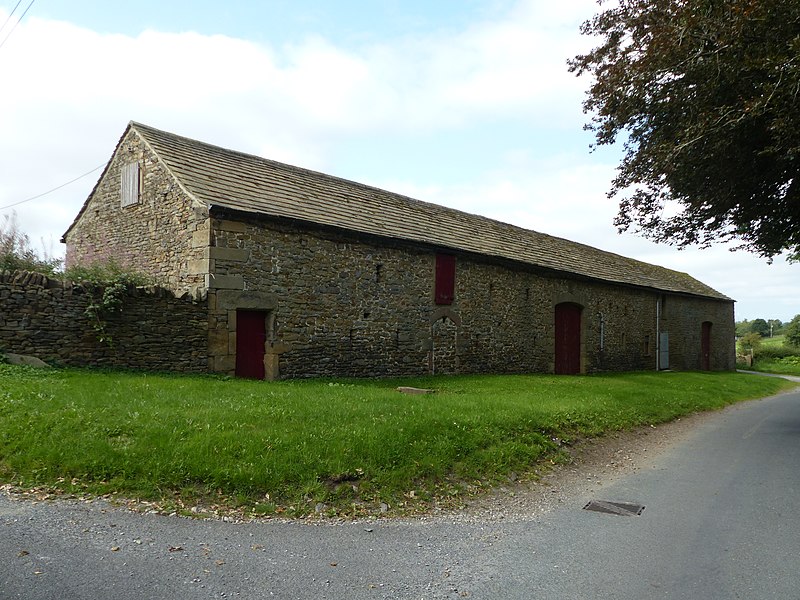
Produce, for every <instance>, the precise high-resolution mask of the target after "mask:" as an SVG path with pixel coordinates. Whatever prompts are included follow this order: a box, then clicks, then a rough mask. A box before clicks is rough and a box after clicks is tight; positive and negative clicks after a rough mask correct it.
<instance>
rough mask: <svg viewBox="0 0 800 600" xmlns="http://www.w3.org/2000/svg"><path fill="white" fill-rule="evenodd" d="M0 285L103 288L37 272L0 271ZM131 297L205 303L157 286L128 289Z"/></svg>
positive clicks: (193, 297)
mask: <svg viewBox="0 0 800 600" xmlns="http://www.w3.org/2000/svg"><path fill="white" fill-rule="evenodd" d="M0 283H7V284H11V285H15V286H20V287H28V286H38V287H41V288H45V289H52V290H54V289H64V290H71V289H75V288H78V289H80V290H84V291H88V290H91V289H94V288H97V287H100V288H102V287H103V286H102V285H96V284H94V283H92V282H89V281H80V282H75V281H70V280H66V279H61V278H59V277H50V276H48V275H45V274H44V273H37V272H35V271H9V270H5V271H0ZM127 293H128V295H129V296H156V297H159V298H162V297H170V296H171V297H173V298H177V299H179V300H185V301H187V302H198V301H204V300H205V298H197V297H195V296H194V295H192V294H191V293H190V292H184V293H183V294H180V295H179V294H176V293H174V292H173V291H172V290H169V289H167V288H163V287H161V286H157V285H148V286H129V287H128V289H127Z"/></svg>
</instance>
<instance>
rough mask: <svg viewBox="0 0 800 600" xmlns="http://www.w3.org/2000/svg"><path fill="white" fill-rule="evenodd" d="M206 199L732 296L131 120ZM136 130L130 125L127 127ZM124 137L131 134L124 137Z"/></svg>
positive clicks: (183, 181) (587, 273)
mask: <svg viewBox="0 0 800 600" xmlns="http://www.w3.org/2000/svg"><path fill="white" fill-rule="evenodd" d="M128 128H129V129H131V128H132V129H133V130H134V131H135V132H136V133H138V134H139V135H140V136H141V137H142V138H143V140H144V141H145V142H146V143H147V144H148V145H149V146H150V147H151V148H152V150H153V151H154V152H155V153H156V154H157V155H158V157H159V158H160V159H161V160H162V161H163V162H164V164H165V165H166V166H167V167H168V168H169V169H170V171H171V172H172V173H173V175H174V176H175V177H176V178H177V180H178V182H179V183H180V185H181V186H182V187H183V188H184V189H185V190H186V192H187V193H188V194H189V195H190V196H191V197H192V198H193V199H194V200H195V201H197V202H200V203H202V204H203V205H206V206H208V207H209V208H213V207H222V208H227V209H232V210H235V211H243V212H247V213H255V214H258V215H266V216H270V217H279V218H288V219H294V220H300V221H306V222H309V223H315V224H319V225H325V226H330V227H336V228H341V229H345V230H350V231H355V232H359V233H364V234H370V235H376V236H381V237H383V238H392V239H397V240H404V241H409V242H416V243H421V244H426V245H434V246H438V247H443V248H449V249H452V250H455V251H464V252H471V253H477V254H481V255H484V256H488V257H495V258H500V259H505V260H511V261H515V262H520V263H525V264H528V265H535V266H537V267H540V268H544V269H548V270H554V271H560V272H566V273H571V274H574V275H579V276H582V277H588V278H592V279H598V280H602V281H608V282H613V283H620V284H627V285H633V286H637V287H645V288H652V289H656V290H661V291H666V292H676V293H683V294H692V295H699V296H706V297H711V298H719V299H724V300H730V298H728V297H727V296H725V295H723V294H721V293H719V292H717V291H716V290H714V289H712V288H711V287H709V286H707V285H705V284H704V283H702V282H700V281H698V280H697V279H694V278H693V277H691V276H690V275H687V274H686V273H680V272H678V271H673V270H671V269H666V268H664V267H659V266H655V265H652V264H648V263H645V262H641V261H638V260H633V259H631V258H626V257H624V256H620V255H618V254H613V253H610V252H605V251H603V250H599V249H597V248H593V247H591V246H587V245H584V244H579V243H576V242H571V241H569V240H566V239H563V238H558V237H554V236H550V235H546V234H543V233H539V232H537V231H532V230H529V229H523V228H521V227H516V226H514V225H509V224H507V223H502V222H500V221H495V220H492V219H489V218H486V217H481V216H478V215H473V214H469V213H465V212H462V211H458V210H454V209H451V208H446V207H443V206H439V205H436V204H431V203H427V202H422V201H419V200H414V199H412V198H409V197H407V196H403V195H401V194H395V193H392V192H387V191H385V190H381V189H378V188H374V187H370V186H368V185H363V184H360V183H355V182H352V181H348V180H346V179H341V178H338V177H333V176H331V175H325V174H323V173H319V172H315V171H311V170H308V169H302V168H299V167H294V166H291V165H287V164H283V163H279V162H275V161H272V160H267V159H264V158H261V157H258V156H253V155H250V154H244V153H241V152H235V151H232V150H226V149H224V148H220V147H217V146H213V145H210V144H206V143H203V142H199V141H196V140H192V139H189V138H186V137H182V136H178V135H174V134H172V133H168V132H165V131H160V130H158V129H154V128H152V127H148V126H146V125H142V124H139V123H135V122H131V123H130V124H129V125H128ZM126 133H127V130H126ZM123 137H124V136H123Z"/></svg>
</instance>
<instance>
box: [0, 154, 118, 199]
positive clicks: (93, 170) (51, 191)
mask: <svg viewBox="0 0 800 600" xmlns="http://www.w3.org/2000/svg"><path fill="white" fill-rule="evenodd" d="M105 166H106V163H103V164H102V165H98V166H96V167H95V168H94V169H92V170H91V171H87V172H86V173H84V174H83V175H78V176H77V177H76V178H75V179H72V180H70V181H68V182H66V183H62V184H61V185H59V186H58V187H54V188H53V189H52V190H47V191H46V192H42V193H41V194H37V195H36V196H31V197H30V198H26V199H25V200H20V201H19V202H14V203H13V204H9V205H7V206H0V210H5V209H7V208H11V207H12V206H19V205H20V204H25V203H26V202H30V201H31V200H36V199H37V198H41V197H42V196H46V195H47V194H52V193H53V192H55V191H56V190H60V189H61V188H63V187H66V186H68V185H69V184H70V183H75V182H76V181H78V180H79V179H83V178H84V177H86V176H87V175H91V174H92V173H94V172H95V171H97V170H98V169H102V168H103V167H105Z"/></svg>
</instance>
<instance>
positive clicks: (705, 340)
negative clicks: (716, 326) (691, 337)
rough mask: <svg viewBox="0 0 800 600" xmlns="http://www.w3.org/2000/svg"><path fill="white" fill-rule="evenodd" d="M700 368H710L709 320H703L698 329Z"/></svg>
mask: <svg viewBox="0 0 800 600" xmlns="http://www.w3.org/2000/svg"><path fill="white" fill-rule="evenodd" d="M700 368H701V369H703V371H710V370H711V321H703V325H702V328H701V330H700Z"/></svg>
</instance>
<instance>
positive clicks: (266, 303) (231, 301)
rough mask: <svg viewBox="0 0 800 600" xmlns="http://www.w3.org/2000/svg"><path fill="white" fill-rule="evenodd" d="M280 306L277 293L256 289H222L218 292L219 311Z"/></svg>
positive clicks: (271, 308) (266, 308)
mask: <svg viewBox="0 0 800 600" xmlns="http://www.w3.org/2000/svg"><path fill="white" fill-rule="evenodd" d="M277 307H278V298H277V296H275V294H270V293H268V292H259V291H256V290H236V291H234V290H220V291H218V292H217V304H216V307H215V308H216V310H217V311H228V310H236V309H237V308H244V309H249V310H274V309H275V308H277Z"/></svg>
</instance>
